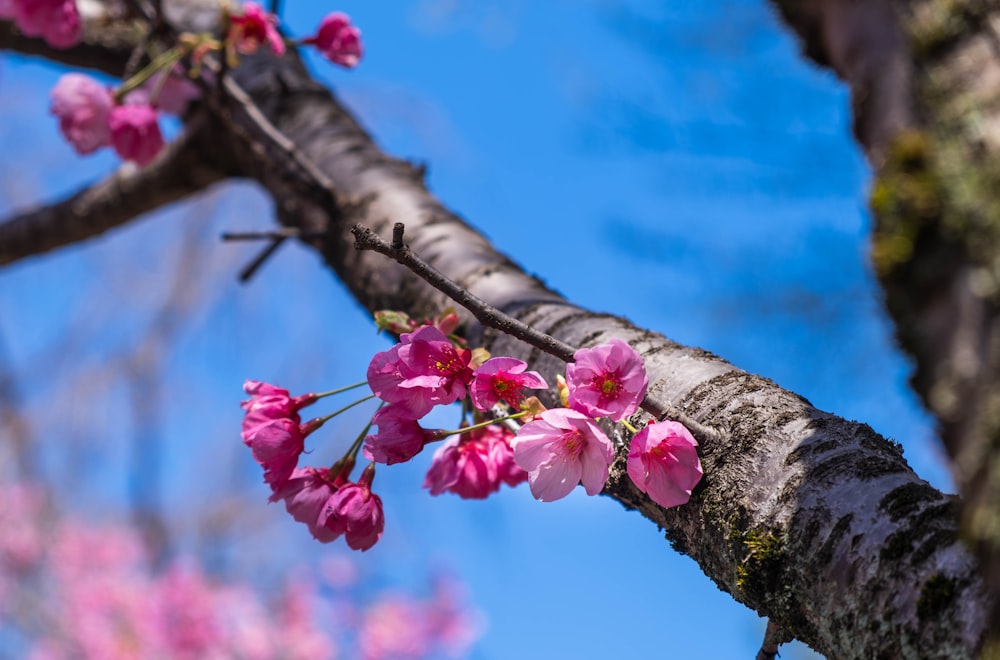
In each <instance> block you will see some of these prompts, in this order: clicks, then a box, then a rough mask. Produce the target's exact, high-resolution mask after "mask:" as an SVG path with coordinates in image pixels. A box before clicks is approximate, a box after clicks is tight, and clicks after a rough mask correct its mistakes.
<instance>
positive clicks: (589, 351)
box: [566, 339, 649, 422]
mask: <svg viewBox="0 0 1000 660" xmlns="http://www.w3.org/2000/svg"><path fill="white" fill-rule="evenodd" d="M573 359H574V360H575V362H574V363H571V364H567V365H566V382H567V385H569V407H570V408H572V409H573V410H579V411H580V412H582V413H585V414H587V415H590V416H591V417H610V418H611V419H612V420H614V421H616V422H620V421H621V420H623V419H625V418H626V417H628V416H629V415H631V414H632V413H634V412H635V411H636V409H637V408H638V407H639V404H640V403H641V402H642V400H643V399H644V398H645V396H646V386H647V385H648V384H649V379H648V378H646V367H645V365H644V364H643V361H642V358H641V357H640V356H639V354H638V353H636V352H635V350H634V349H633V348H632V347H631V346H629V345H628V344H626V343H625V342H623V341H622V340H621V339H612V340H611V341H610V342H608V343H607V344H603V345H601V346H595V347H594V348H581V349H580V350H578V351H577V352H576V353H574V354H573Z"/></svg>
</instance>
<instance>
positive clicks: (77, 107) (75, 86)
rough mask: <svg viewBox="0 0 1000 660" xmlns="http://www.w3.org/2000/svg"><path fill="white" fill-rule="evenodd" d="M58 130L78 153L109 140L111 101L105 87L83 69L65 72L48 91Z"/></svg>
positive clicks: (99, 145)
mask: <svg viewBox="0 0 1000 660" xmlns="http://www.w3.org/2000/svg"><path fill="white" fill-rule="evenodd" d="M49 99H50V100H51V102H52V105H51V106H50V111H51V112H52V114H53V115H55V116H56V117H57V118H58V119H59V130H60V132H62V134H63V137H64V138H66V141H67V142H69V143H70V144H71V145H72V146H73V149H75V150H76V152H77V153H78V154H80V155H85V154H89V153H93V152H95V151H97V150H98V149H100V148H101V147H106V146H108V145H109V144H111V130H110V129H109V128H108V117H109V115H110V114H111V108H112V106H113V105H114V101H113V99H112V97H111V92H110V91H108V89H107V87H105V86H104V85H102V84H101V83H99V82H97V81H96V80H94V79H93V78H91V77H90V76H86V75H84V74H82V73H67V74H65V75H63V76H62V77H61V78H59V81H58V82H56V85H55V87H53V88H52V91H51V92H50V93H49Z"/></svg>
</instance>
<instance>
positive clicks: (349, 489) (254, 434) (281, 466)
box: [242, 380, 385, 550]
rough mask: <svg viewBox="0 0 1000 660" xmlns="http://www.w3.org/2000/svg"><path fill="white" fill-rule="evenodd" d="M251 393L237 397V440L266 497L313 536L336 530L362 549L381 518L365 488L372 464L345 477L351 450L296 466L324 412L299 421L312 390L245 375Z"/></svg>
mask: <svg viewBox="0 0 1000 660" xmlns="http://www.w3.org/2000/svg"><path fill="white" fill-rule="evenodd" d="M244 390H245V391H246V392H247V394H249V395H250V396H251V398H250V399H248V400H247V401H244V402H243V404H242V405H243V409H244V411H245V414H244V416H243V432H242V436H243V442H244V444H246V445H247V446H248V447H250V449H251V450H252V451H253V457H254V459H256V461H257V462H258V463H259V464H260V465H261V467H263V469H264V481H265V482H267V484H268V485H269V486H270V487H271V492H272V494H271V501H272V502H278V501H284V503H285V508H286V509H287V510H288V513H290V514H291V515H292V517H293V518H295V520H297V521H299V522H301V523H304V524H305V525H306V526H307V527H308V528H309V531H310V533H311V534H312V535H313V537H314V538H315V539H316V540H318V541H321V542H323V543H329V542H330V541H333V540H335V539H337V538H339V537H340V536H343V537H344V539H345V540H346V541H347V545H349V546H350V547H351V548H353V549H355V550H368V549H369V548H371V547H372V546H373V545H375V543H376V542H377V541H378V540H379V539H380V538H381V537H382V530H383V528H384V527H385V518H384V516H383V513H382V499H381V498H380V497H379V496H378V495H376V494H374V493H373V492H372V490H371V485H372V480H373V479H374V477H375V469H374V466H373V465H370V466H368V467H367V468H365V470H364V471H363V472H362V474H361V477H360V478H359V479H358V481H356V482H353V481H350V472H351V470H352V468H353V467H354V459H353V456H352V457H350V458H349V459H347V460H344V461H342V462H340V463H338V464H337V465H335V466H334V467H333V468H330V469H327V468H315V467H303V468H299V467H298V461H299V457H300V456H301V454H302V452H303V451H304V450H305V438H306V436H308V435H309V434H310V433H312V432H313V431H315V430H316V429H318V428H319V427H320V426H322V424H323V422H324V421H325V419H324V418H316V419H313V420H311V421H309V422H306V423H302V420H301V418H300V416H299V410H301V409H302V408H304V407H305V406H308V405H310V404H312V403H314V402H315V401H316V400H317V399H318V398H319V397H318V395H316V394H304V395H302V396H298V397H292V396H291V395H290V394H289V392H288V390H286V389H283V388H280V387H275V386H273V385H268V384H267V383H261V382H258V381H252V380H251V381H247V382H246V384H245V385H244Z"/></svg>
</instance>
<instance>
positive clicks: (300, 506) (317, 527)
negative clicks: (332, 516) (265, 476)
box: [271, 467, 343, 543]
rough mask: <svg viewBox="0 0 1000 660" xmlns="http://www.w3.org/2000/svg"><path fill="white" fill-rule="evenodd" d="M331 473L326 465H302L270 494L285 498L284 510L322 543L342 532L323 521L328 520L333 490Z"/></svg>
mask: <svg viewBox="0 0 1000 660" xmlns="http://www.w3.org/2000/svg"><path fill="white" fill-rule="evenodd" d="M328 476H329V470H327V469H326V468H312V467H306V468H299V469H296V470H295V471H294V472H292V475H291V477H290V478H289V479H288V480H287V481H286V482H285V483H284V484H283V485H282V486H281V487H280V488H277V489H275V491H274V494H273V495H271V501H272V502H277V501H278V500H284V501H285V509H287V510H288V513H290V514H292V518H295V520H297V521H299V522H300V523H305V524H306V526H307V527H309V532H310V533H311V534H312V535H313V538H314V539H316V540H317V541H319V542H321V543H329V542H330V541H333V540H335V539H336V538H337V537H338V536H340V535H341V534H342V533H343V530H340V531H335V530H333V529H331V528H329V527H327V526H326V525H324V524H323V523H325V522H326V519H327V513H326V507H327V503H328V502H329V501H330V496H331V495H333V493H334V486H333V484H332V483H330V481H329V480H328Z"/></svg>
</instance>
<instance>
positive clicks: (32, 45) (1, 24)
mask: <svg viewBox="0 0 1000 660" xmlns="http://www.w3.org/2000/svg"><path fill="white" fill-rule="evenodd" d="M137 34H138V31H137V30H136V29H132V30H126V29H124V28H121V27H119V28H117V29H116V28H109V29H102V30H99V31H93V32H92V33H91V34H88V35H87V40H85V41H83V42H81V43H80V44H78V45H76V46H73V47H72V48H66V49H58V48H52V47H51V46H49V45H48V44H47V43H45V41H44V40H42V39H37V38H34V37H26V36H24V35H23V34H21V31H20V30H18V29H17V27H16V26H15V25H14V22H13V21H5V20H0V50H7V51H12V52H15V53H21V54H22V55H33V56H36V57H43V58H45V59H46V60H49V61H50V62H58V63H59V64H67V65H70V66H78V67H82V68H85V69H92V70H94V71H101V72H103V73H106V74H108V75H110V76H115V77H117V76H120V75H121V74H122V72H123V71H124V70H125V62H127V61H128V58H129V55H131V53H132V48H133V47H134V46H135V43H136V42H135V37H136V35H137Z"/></svg>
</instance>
